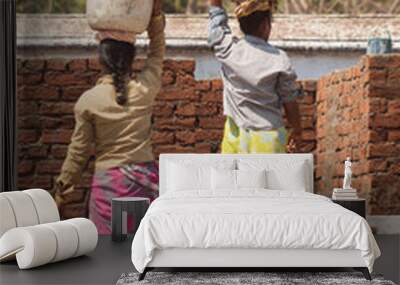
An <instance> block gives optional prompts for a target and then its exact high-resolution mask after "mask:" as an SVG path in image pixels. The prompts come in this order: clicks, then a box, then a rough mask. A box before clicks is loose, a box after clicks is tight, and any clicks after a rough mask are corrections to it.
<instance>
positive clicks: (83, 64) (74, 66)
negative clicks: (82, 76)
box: [68, 58, 88, 71]
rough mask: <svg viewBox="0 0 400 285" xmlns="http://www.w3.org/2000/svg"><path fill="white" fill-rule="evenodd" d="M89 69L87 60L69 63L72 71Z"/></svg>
mask: <svg viewBox="0 0 400 285" xmlns="http://www.w3.org/2000/svg"><path fill="white" fill-rule="evenodd" d="M87 67H88V63H87V60H86V59H82V58H79V59H73V60H71V61H70V62H69V63H68V69H69V70H72V71H85V70H86V69H87Z"/></svg>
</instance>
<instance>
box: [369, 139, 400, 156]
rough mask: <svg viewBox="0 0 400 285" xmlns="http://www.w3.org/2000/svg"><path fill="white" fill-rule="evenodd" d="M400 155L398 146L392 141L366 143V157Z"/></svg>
mask: <svg viewBox="0 0 400 285" xmlns="http://www.w3.org/2000/svg"><path fill="white" fill-rule="evenodd" d="M396 155H400V146H398V145H396V144H394V143H390V142H388V143H377V144H370V145H368V150H367V157H368V158H372V157H390V156H396Z"/></svg>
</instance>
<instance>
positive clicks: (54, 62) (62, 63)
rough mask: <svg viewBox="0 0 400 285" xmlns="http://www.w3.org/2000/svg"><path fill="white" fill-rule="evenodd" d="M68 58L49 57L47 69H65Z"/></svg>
mask: <svg viewBox="0 0 400 285" xmlns="http://www.w3.org/2000/svg"><path fill="white" fill-rule="evenodd" d="M67 63H68V60H65V59H51V60H48V61H47V66H46V67H47V70H51V71H63V70H67Z"/></svg>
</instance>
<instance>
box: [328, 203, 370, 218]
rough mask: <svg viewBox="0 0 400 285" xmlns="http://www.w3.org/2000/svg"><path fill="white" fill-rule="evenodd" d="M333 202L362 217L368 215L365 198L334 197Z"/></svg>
mask: <svg viewBox="0 0 400 285" xmlns="http://www.w3.org/2000/svg"><path fill="white" fill-rule="evenodd" d="M332 202H333V203H336V204H339V205H340V206H342V207H344V208H346V209H348V210H350V211H352V212H354V213H356V214H359V215H360V216H361V217H363V218H364V219H365V216H366V211H367V210H366V200H365V199H348V200H345V199H341V200H336V199H332Z"/></svg>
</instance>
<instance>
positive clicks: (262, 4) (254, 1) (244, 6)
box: [235, 0, 276, 18]
mask: <svg viewBox="0 0 400 285" xmlns="http://www.w3.org/2000/svg"><path fill="white" fill-rule="evenodd" d="M235 2H236V3H237V4H238V6H237V7H236V8H235V15H236V17H237V18H241V17H246V16H248V15H250V14H252V13H254V12H256V11H273V10H274V9H275V8H276V1H274V0H236V1H235Z"/></svg>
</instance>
